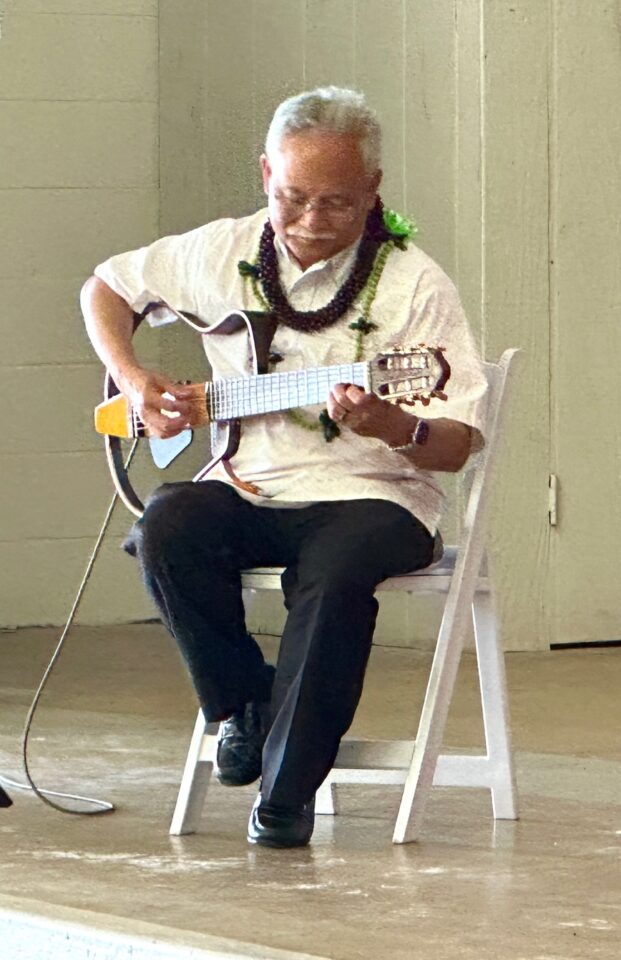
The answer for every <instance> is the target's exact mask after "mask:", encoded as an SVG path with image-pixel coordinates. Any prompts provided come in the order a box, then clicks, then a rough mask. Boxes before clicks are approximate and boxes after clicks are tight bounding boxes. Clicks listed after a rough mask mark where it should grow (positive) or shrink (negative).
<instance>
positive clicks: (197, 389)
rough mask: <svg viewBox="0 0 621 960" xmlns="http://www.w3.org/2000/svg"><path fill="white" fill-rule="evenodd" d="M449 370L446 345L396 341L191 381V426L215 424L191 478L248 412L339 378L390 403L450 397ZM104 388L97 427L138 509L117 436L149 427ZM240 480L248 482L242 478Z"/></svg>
mask: <svg viewBox="0 0 621 960" xmlns="http://www.w3.org/2000/svg"><path fill="white" fill-rule="evenodd" d="M450 373H451V371H450V366H449V364H448V362H447V361H446V359H445V357H444V355H443V351H442V349H441V348H439V347H435V348H433V347H426V346H425V345H423V344H420V345H418V346H416V347H412V348H405V347H394V348H393V349H392V350H390V351H387V352H384V353H380V354H378V355H377V356H376V357H375V358H374V359H373V360H370V361H359V362H357V363H340V364H333V365H330V366H325V367H314V368H310V369H302V370H287V371H283V372H282V373H279V372H276V373H264V374H254V375H250V376H247V377H233V378H230V379H222V380H213V381H207V382H206V383H193V384H189V385H188V387H186V389H190V390H191V391H192V393H193V399H192V400H191V401H190V403H191V405H192V407H193V411H192V415H191V417H190V422H191V425H192V427H201V426H207V425H210V427H211V449H212V459H211V460H210V461H209V463H208V464H207V465H206V466H205V467H204V468H203V469H202V470H201V471H200V472H199V473H198V474H197V475H196V476H195V477H194V479H195V480H202V479H203V478H204V477H205V476H206V475H207V474H208V473H209V472H210V470H212V469H213V468H214V467H215V466H216V464H218V463H222V464H223V466H224V467H225V469H226V467H227V463H228V461H229V460H230V459H231V457H232V456H233V455H234V454H235V452H236V450H237V449H238V447H239V442H240V436H241V421H242V420H243V419H244V418H246V417H253V416H260V415H262V414H266V413H275V412H278V411H283V410H289V409H292V408H296V407H304V406H311V405H313V404H318V403H325V402H326V400H327V397H328V394H329V393H330V391H331V390H332V388H333V387H334V386H335V385H336V384H337V383H351V384H354V385H355V386H359V387H362V388H363V389H364V390H365V391H366V392H370V393H375V394H376V395H377V396H379V397H381V398H383V399H385V400H387V401H389V402H391V403H397V404H409V405H413V404H415V403H421V404H423V405H425V406H426V405H428V404H429V402H430V401H431V398H432V397H437V398H439V399H441V400H445V399H446V395H445V393H444V387H445V385H446V383H447V381H448V379H449V377H450ZM105 393H106V396H107V397H108V399H106V400H104V402H103V403H100V404H99V405H98V406H97V407H96V408H95V429H96V430H97V432H98V433H101V434H103V435H104V436H105V438H106V452H107V455H108V463H109V466H110V470H111V473H112V477H113V480H114V483H115V486H116V488H117V491H118V493H119V495H120V496H121V499H122V500H123V502H124V503H125V505H126V506H127V507H128V509H129V510H131V512H132V513H134V514H136V515H137V516H141V515H142V512H143V505H142V503H141V501H140V499H139V498H138V496H137V494H136V493H135V491H134V490H133V488H132V487H131V485H130V484H129V481H128V479H127V473H126V470H125V467H124V463H123V457H122V452H121V446H120V439H121V438H139V437H144V436H148V430H146V429H145V426H144V424H143V423H142V422H141V421H140V418H139V417H138V415H137V413H136V411H135V410H134V409H133V408H132V406H131V404H130V402H129V401H128V399H127V398H126V397H125V396H124V395H123V394H120V393H118V392H117V391H116V387H115V385H114V383H113V382H112V380H111V378H110V377H109V375H108V377H107V378H106V387H105ZM111 393H114V394H115V395H113V396H111V395H110V394H111ZM188 433H190V432H189V431H188ZM190 439H191V433H190ZM175 441H177V443H178V440H177V438H176V437H173V438H172V439H171V440H165V441H158V442H159V443H160V444H175ZM182 445H184V443H182ZM229 473H231V471H230V469H229ZM231 475H232V476H233V478H234V479H235V480H237V479H238V478H235V477H234V475H233V474H232V473H231ZM239 485H241V486H244V487H245V488H246V489H251V485H246V484H244V483H243V481H239ZM253 492H256V491H255V490H253Z"/></svg>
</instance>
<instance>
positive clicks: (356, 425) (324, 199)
mask: <svg viewBox="0 0 621 960" xmlns="http://www.w3.org/2000/svg"><path fill="white" fill-rule="evenodd" d="M260 162H261V171H262V176H263V185H264V189H265V193H266V194H267V201H268V202H267V210H260V211H259V212H258V213H256V214H254V215H252V216H248V217H244V218H241V219H222V220H217V221H215V222H212V223H209V224H207V225H206V226H203V227H199V228H198V229H195V230H192V231H190V232H189V233H186V234H183V235H181V236H173V237H165V238H163V239H161V240H158V241H157V242H155V243H153V244H151V245H150V246H148V247H145V248H143V249H140V250H137V251H133V252H130V253H125V254H121V255H119V256H115V257H112V258H111V259H110V260H108V261H106V262H105V263H103V264H101V265H100V266H98V267H97V268H96V270H95V276H94V277H91V278H90V279H89V280H88V281H87V283H86V284H85V286H84V288H83V292H82V305H83V311H84V315H85V318H86V324H87V329H88V331H89V335H90V337H91V339H92V341H93V344H94V346H95V349H96V351H97V353H98V354H99V356H100V358H101V359H102V361H103V362H104V364H105V365H106V367H107V368H108V370H109V371H110V372H111V374H112V376H113V378H114V380H115V382H116V383H117V384H118V385H119V387H120V389H121V390H122V391H123V393H124V394H125V395H126V396H127V397H128V398H129V399H130V400H131V402H132V404H133V406H134V407H135V408H136V409H137V411H138V412H139V414H140V417H141V418H142V420H143V421H144V423H145V424H146V425H147V427H148V428H149V430H150V432H151V433H152V434H154V435H156V436H160V437H170V436H172V435H174V434H175V433H176V432H178V431H179V430H181V429H182V428H183V426H185V425H186V423H187V422H188V421H190V420H191V416H192V414H191V404H190V400H189V395H188V392H187V390H186V389H184V388H183V387H181V386H179V385H177V384H175V383H174V382H172V380H171V379H170V378H169V377H167V376H166V375H165V374H164V373H161V372H157V371H153V370H149V369H145V367H143V366H142V364H141V363H140V361H139V359H138V358H137V357H136V354H135V352H134V349H133V346H132V330H133V316H134V314H135V313H137V314H140V313H146V314H147V315H148V316H149V317H150V318H151V319H152V322H154V323H157V322H158V318H159V319H161V317H162V307H161V304H167V305H169V306H170V307H172V308H174V309H176V310H178V311H186V312H189V313H192V314H195V315H196V316H198V317H200V318H201V319H202V320H203V321H205V322H206V323H209V324H214V323H215V322H216V321H217V320H219V319H221V318H222V317H223V316H225V315H226V314H227V312H228V313H230V312H231V311H232V310H240V309H241V310H248V311H265V312H266V313H269V314H270V315H272V316H273V317H275V319H276V321H277V325H276V328H275V332H274V334H273V340H272V343H271V353H270V361H271V364H272V366H271V367H270V369H271V370H273V369H275V368H274V366H273V365H274V364H275V363H278V370H279V371H280V370H299V369H302V368H308V367H321V366H326V365H330V364H335V363H351V362H352V361H354V360H360V359H370V358H372V357H373V356H374V355H375V354H377V353H378V352H379V351H381V350H384V349H386V348H390V347H391V346H395V345H397V344H419V343H423V342H424V343H427V344H430V345H434V346H436V345H437V346H439V345H442V346H443V347H444V348H445V350H446V358H447V360H448V362H449V363H450V365H451V367H452V376H451V379H450V381H449V387H447V392H448V401H447V402H445V403H442V402H441V401H440V400H439V399H434V400H432V401H431V403H430V405H429V406H428V407H426V408H421V409H420V410H417V409H416V408H414V410H411V411H410V410H405V409H403V408H402V407H400V406H395V405H393V404H391V403H388V402H387V401H386V400H384V399H381V398H380V397H378V396H376V395H375V394H373V393H370V392H365V390H364V389H362V388H361V387H359V386H354V385H352V384H349V383H339V384H337V385H335V386H334V387H333V388H332V389H331V390H330V391H329V393H328V395H327V396H325V400H324V403H322V404H321V405H320V406H319V407H316V408H312V407H311V408H308V409H304V410H302V409H296V410H291V411H284V412H277V413H268V414H265V415H263V416H254V417H250V418H248V419H247V420H246V421H244V426H243V432H242V436H241V443H240V446H239V449H238V451H237V453H236V454H235V456H234V457H233V458H232V460H231V461H230V463H229V469H228V471H224V470H221V471H218V470H215V471H212V472H211V473H209V474H208V475H207V478H206V480H205V482H202V483H191V482H187V483H176V484H165V485H164V486H163V487H161V488H160V489H159V490H157V491H156V492H155V494H154V495H153V496H152V497H151V499H150V500H149V502H148V503H147V506H146V509H145V513H144V516H143V517H142V518H141V519H140V520H139V521H138V523H137V524H136V525H135V527H134V530H133V532H132V535H131V537H130V544H129V549H130V551H132V552H134V553H136V554H137V555H138V557H139V560H140V563H141V568H142V572H143V576H144V579H145V583H146V585H147V588H148V590H149V591H150V593H151V595H152V597H153V599H154V601H155V603H156V604H157V607H158V609H159V611H160V614H161V616H162V619H163V621H164V623H165V624H166V626H167V627H168V629H169V631H170V633H171V634H172V636H173V637H174V638H175V640H176V642H177V644H178V645H179V647H180V650H181V652H182V654H183V657H184V659H185V662H186V664H187V666H188V669H189V672H190V675H191V677H192V680H193V683H194V686H195V688H196V691H197V694H198V698H199V701H200V704H201V706H202V709H203V711H204V715H205V717H206V719H207V720H208V721H220V722H221V724H220V733H219V743H218V756H217V775H218V777H219V779H220V781H221V782H222V783H223V784H227V785H241V784H248V783H252V782H253V781H255V780H257V779H258V778H259V777H260V778H261V784H260V792H259V794H258V797H257V800H256V803H255V804H254V807H253V810H252V813H251V816H250V822H249V826H248V839H249V841H250V842H252V843H258V844H264V845H267V846H276V847H287V846H301V845H304V844H306V843H308V841H309V840H310V837H311V834H312V830H313V820H314V812H313V808H314V795H315V792H316V790H317V788H318V787H319V785H320V784H321V782H322V781H323V779H324V778H325V777H326V775H327V773H328V772H329V770H330V768H331V766H332V764H333V762H334V758H335V756H336V753H337V749H338V746H339V742H340V739H341V737H342V735H343V734H344V733H345V731H346V730H347V729H348V727H349V725H350V723H351V721H352V718H353V715H354V711H355V709H356V706H357V703H358V700H359V697H360V693H361V690H362V682H363V677H364V672H365V667H366V663H367V658H368V655H369V651H370V647H371V640H372V636H373V629H374V624H375V618H376V613H377V601H376V600H375V598H374V591H375V588H376V586H377V584H378V583H379V582H380V581H382V580H383V579H385V578H386V577H390V576H394V575H397V574H401V573H407V572H410V571H413V570H417V569H419V568H422V567H425V566H427V565H428V564H429V563H431V562H432V559H433V555H434V535H435V533H436V530H437V524H438V520H439V517H440V513H441V510H442V505H443V494H442V491H441V487H440V483H439V480H438V477H437V476H436V474H437V473H441V472H454V471H457V470H459V469H460V468H461V467H462V466H463V465H464V464H465V462H466V460H467V459H468V456H469V455H470V453H471V451H472V450H473V449H475V448H476V446H477V445H480V443H481V442H482V441H481V435H480V433H479V429H478V428H479V424H480V417H481V411H480V403H479V401H480V399H481V397H482V395H483V393H484V390H485V381H484V378H483V376H482V373H481V369H480V363H479V361H478V359H477V354H476V350H475V347H474V344H473V340H472V337H471V334H470V332H469V329H468V326H467V323H466V321H465V319H464V316H463V312H462V310H461V307H460V304H459V300H458V297H457V295H456V292H455V289H454V287H453V286H452V284H451V283H450V281H449V280H448V279H447V277H446V276H445V274H444V273H443V272H442V271H441V270H440V268H439V267H438V266H436V264H434V263H433V261H432V260H430V258H429V257H427V256H426V255H425V254H424V253H422V252H421V251H420V250H419V249H418V248H417V247H415V246H414V245H413V244H412V242H411V234H412V232H413V231H411V230H410V226H411V225H410V224H409V223H408V221H405V220H404V219H403V218H400V217H398V216H397V215H395V214H394V213H392V212H390V213H388V214H387V212H386V211H385V210H384V208H383V205H382V203H381V201H380V199H379V196H378V189H379V185H380V180H381V167H380V129H379V125H378V123H377V120H376V118H375V115H374V114H373V112H372V111H371V110H370V108H369V107H368V106H367V104H366V103H365V100H364V98H363V96H362V95H361V94H358V93H356V92H354V91H351V90H344V89H339V88H335V87H328V88H322V89H318V90H314V91H311V92H308V93H302V94H300V95H299V96H296V97H293V98H291V99H289V100H286V101H285V102H284V103H282V104H281V105H280V106H279V107H278V109H277V110H276V113H275V115H274V118H273V120H272V123H271V125H270V128H269V131H268V135H267V141H266V146H265V153H264V154H263V155H262V156H261V161H260ZM158 306H159V309H154V307H155V308H157V307H158ZM164 314H165V310H164ZM153 318H155V320H153ZM164 319H165V317H164ZM203 340H204V344H205V349H206V352H207V356H208V359H209V362H210V364H211V367H212V369H213V373H214V377H231V376H241V375H243V374H244V372H245V371H246V363H247V343H246V342H244V338H243V336H241V335H240V334H235V335H232V336H224V335H222V336H219V335H214V336H211V337H210V336H206V337H204V338H203ZM323 407H326V409H325V410H323V411H322V409H321V408H323ZM421 412H424V414H425V416H424V418H421V417H420V415H419V414H420V413H421ZM170 413H173V414H178V415H179V416H177V417H176V418H171V417H170V415H167V414H170ZM318 414H319V417H318ZM328 441H331V442H328ZM255 566H282V567H284V568H285V570H284V574H283V578H282V585H283V591H284V596H285V604H286V608H287V611H288V616H287V622H286V626H285V630H284V633H283V636H282V640H281V644H280V650H279V654H278V662H277V664H276V666H275V667H274V666H271V665H268V664H266V663H265V661H264V658H263V654H262V651H261V649H260V647H259V646H258V644H257V643H256V642H255V640H254V638H253V637H252V636H250V635H249V634H248V632H247V630H246V626H245V620H244V608H243V604H242V598H241V585H240V571H241V570H244V569H247V568H250V567H255Z"/></svg>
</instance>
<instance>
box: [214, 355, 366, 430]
mask: <svg viewBox="0 0 621 960" xmlns="http://www.w3.org/2000/svg"><path fill="white" fill-rule="evenodd" d="M368 378H369V375H368V364H367V363H363V362H361V363H341V364H335V365H334V366H330V367H316V368H313V369H310V370H287V371H283V372H282V373H266V374H260V375H258V376H253V377H236V378H234V379H231V380H228V379H227V380H214V381H212V382H211V383H210V384H208V386H207V391H206V397H207V407H208V410H209V416H210V419H211V420H236V419H237V418H238V417H251V416H254V415H255V414H260V413H275V412H276V411H277V410H289V409H291V408H293V407H305V406H311V405H312V404H314V403H325V402H326V400H327V399H328V394H329V393H330V390H331V389H332V387H334V386H335V385H336V384H337V383H353V384H355V385H356V386H358V387H364V388H365V389H369V382H368Z"/></svg>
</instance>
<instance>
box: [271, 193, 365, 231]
mask: <svg viewBox="0 0 621 960" xmlns="http://www.w3.org/2000/svg"><path fill="white" fill-rule="evenodd" d="M274 201H275V202H276V205H277V206H278V207H279V209H280V211H281V212H282V213H283V215H284V216H285V217H291V219H292V220H294V219H295V220H297V219H298V217H301V216H302V215H303V214H304V213H307V212H308V211H309V210H317V212H318V213H320V214H322V215H323V216H325V217H326V218H327V219H329V220H332V221H333V222H335V223H347V222H348V221H350V220H353V219H354V217H355V216H356V213H357V212H358V209H359V207H360V202H358V203H351V202H350V201H348V200H343V199H341V198H340V197H326V198H325V199H320V200H303V199H297V198H296V199H294V198H292V197H287V196H285V195H284V194H282V193H280V192H277V191H275V192H274Z"/></svg>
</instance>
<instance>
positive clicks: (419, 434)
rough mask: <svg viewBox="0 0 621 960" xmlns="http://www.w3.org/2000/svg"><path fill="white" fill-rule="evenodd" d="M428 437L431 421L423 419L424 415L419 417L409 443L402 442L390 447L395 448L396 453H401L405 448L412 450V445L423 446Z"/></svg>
mask: <svg viewBox="0 0 621 960" xmlns="http://www.w3.org/2000/svg"><path fill="white" fill-rule="evenodd" d="M428 439H429V421H428V420H423V418H422V417H418V419H417V421H416V426H415V427H414V431H413V433H412V437H411V439H410V440H409V441H408V442H407V443H402V444H401V446H399V447H389V449H390V450H393V451H394V452H395V453H399V451H403V450H411V449H412V447H422V446H423V445H424V444H425V443H427V440H428Z"/></svg>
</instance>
